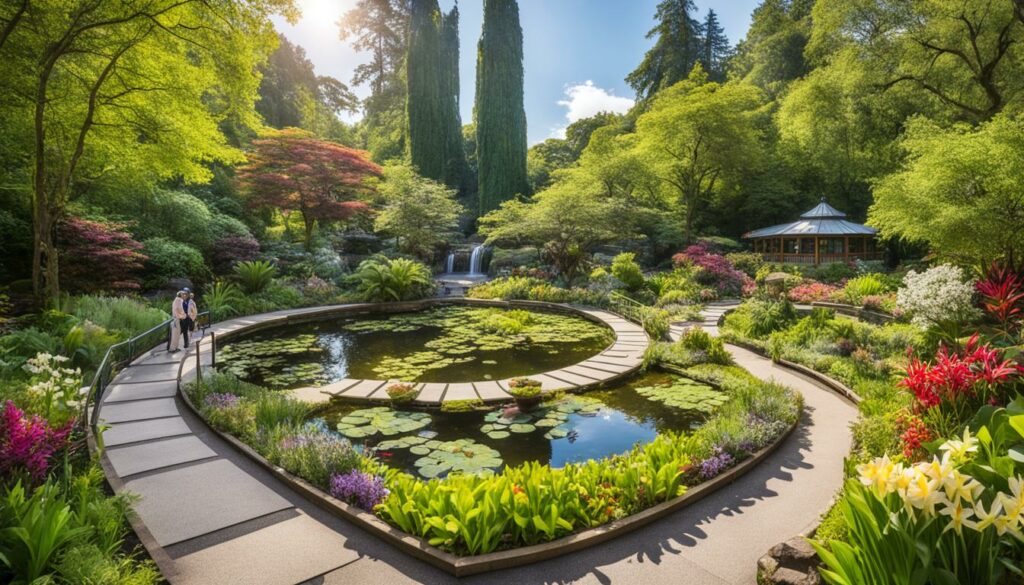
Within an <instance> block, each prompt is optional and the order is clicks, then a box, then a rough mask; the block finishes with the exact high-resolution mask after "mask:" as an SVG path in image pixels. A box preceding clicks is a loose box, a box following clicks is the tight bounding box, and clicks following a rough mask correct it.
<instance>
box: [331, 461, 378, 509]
mask: <svg viewBox="0 0 1024 585" xmlns="http://www.w3.org/2000/svg"><path fill="white" fill-rule="evenodd" d="M389 493H391V492H389V491H388V489H387V488H386V487H384V478H383V477H381V476H379V475H370V474H368V473H363V472H362V471H359V470H358V469H353V470H352V471H349V472H347V473H341V474H336V475H333V476H331V495H332V496H334V497H336V498H338V499H339V500H344V501H346V502H348V503H350V504H355V505H357V506H359V507H360V508H362V509H364V510H367V511H371V512H372V511H373V509H374V508H376V507H377V504H379V503H381V502H382V501H384V498H386V497H388V494H389Z"/></svg>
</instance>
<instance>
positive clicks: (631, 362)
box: [214, 299, 650, 406]
mask: <svg viewBox="0 0 1024 585" xmlns="http://www.w3.org/2000/svg"><path fill="white" fill-rule="evenodd" d="M432 304H436V302H431V303H428V304H423V307H424V308H425V307H428V306H431V305H432ZM456 304H459V305H468V306H473V305H481V306H492V307H493V306H504V304H503V303H494V302H487V301H479V300H476V301H475V300H473V299H465V300H460V301H458V302H457V303H456ZM363 306H364V305H353V307H354V308H356V307H363ZM513 306H517V307H519V306H521V307H523V308H537V309H544V308H545V306H548V307H549V308H550V307H552V305H547V304H546V303H522V304H518V303H517V304H515V305H513ZM558 308H561V309H562V310H563V311H564V310H566V309H568V310H571V311H572V312H575V313H578V314H580V315H581V316H584V317H586V318H589V319H590V320H591V321H597V322H599V323H602V324H604V325H605V326H606V327H608V328H609V329H611V330H612V332H613V333H614V334H615V343H613V344H612V345H611V346H609V347H608V348H606V349H605V350H604V351H602V352H600V353H598V354H596V355H594V356H591V357H589V358H587V359H586V360H583V361H582V362H579V363H576V364H573V365H571V366H566V367H564V368H560V369H557V370H551V371H548V372H541V373H538V374H530V375H529V377H530V378H532V379H534V380H537V381H538V382H540V384H541V390H542V391H543V392H545V393H549V392H554V391H556V390H568V391H582V390H586V389H589V388H592V387H595V386H599V385H607V384H609V383H611V382H614V381H616V380H618V379H620V378H624V377H627V376H629V375H631V374H633V373H634V372H635V371H637V370H638V369H640V366H641V364H642V363H643V356H644V351H645V350H646V349H647V346H648V345H649V344H650V340H649V339H648V337H647V334H646V333H644V329H643V327H641V326H639V325H637V324H635V323H632V322H630V321H627V320H626V319H623V318H622V317H619V316H618V315H616V314H614V313H610V312H608V311H602V310H598V309H581V308H575V307H569V306H565V305H560V306H558ZM340 310H342V307H317V308H314V309H299V310H296V311H282V312H280V313H275V314H274V315H275V317H274V321H277V320H281V319H282V314H283V318H284V319H287V317H289V316H298V317H303V318H304V319H309V318H310V317H312V316H313V315H315V314H316V313H318V312H322V313H324V314H332V315H338V314H339V311H340ZM257 318H258V317H257ZM267 324H268V322H266V321H257V322H254V323H252V324H249V325H242V326H238V327H235V326H231V327H225V328H220V327H216V326H215V327H214V330H215V331H217V335H218V336H220V335H223V334H225V333H226V334H231V335H232V336H234V335H238V334H241V333H244V331H245V330H246V329H250V328H257V327H259V328H264V327H266V326H267ZM222 331H223V333H222ZM508 382H509V379H505V380H482V381H479V382H458V383H418V384H416V390H417V391H418V392H419V394H418V395H417V396H416V399H415V400H414V402H415V403H416V404H419V405H423V406H438V405H440V404H442V403H443V402H451V401H455V400H474V399H480V400H482V401H483V402H486V403H492V402H507V401H509V400H511V399H512V395H511V394H509V393H508ZM392 383H394V380H362V379H356V378H345V379H343V380H338V381H337V382H332V383H330V384H327V385H324V386H308V387H305V388H298V389H295V390H292V391H291V392H292V394H293V395H294V396H295V397H296V398H299V399H302V400H305V401H307V402H327V401H328V400H330V399H331V397H337V398H345V399H348V400H363V401H370V402H381V403H386V402H390V398H389V397H388V393H387V387H388V386H389V385H391V384H392Z"/></svg>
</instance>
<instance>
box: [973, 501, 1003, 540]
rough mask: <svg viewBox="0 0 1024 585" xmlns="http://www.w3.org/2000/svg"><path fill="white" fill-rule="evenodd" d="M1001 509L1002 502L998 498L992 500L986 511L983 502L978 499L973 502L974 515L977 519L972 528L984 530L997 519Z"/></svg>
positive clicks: (979, 530)
mask: <svg viewBox="0 0 1024 585" xmlns="http://www.w3.org/2000/svg"><path fill="white" fill-rule="evenodd" d="M1002 511H1003V504H1002V502H1000V500H999V499H998V498H996V500H995V501H994V502H992V507H991V508H990V509H989V511H988V512H986V511H985V504H983V503H982V502H980V501H978V502H975V503H974V515H975V517H977V518H978V521H977V522H975V523H974V529H975V530H977V531H978V532H981V531H982V530H985V529H986V528H988V527H989V526H992V525H993V524H995V523H996V520H998V519H999V515H1000V513H1001V512H1002Z"/></svg>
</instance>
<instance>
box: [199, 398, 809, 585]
mask: <svg viewBox="0 0 1024 585" xmlns="http://www.w3.org/2000/svg"><path fill="white" fill-rule="evenodd" d="M179 396H180V397H181V398H182V400H183V401H184V402H185V404H186V405H187V406H188V408H189V409H190V410H191V411H192V412H193V413H194V414H195V415H196V416H197V417H198V418H199V420H201V421H202V422H203V424H204V425H206V427H207V428H209V429H210V430H211V431H212V432H213V433H214V434H216V435H217V436H218V437H220V438H221V439H223V440H224V441H226V442H227V443H228V444H229V445H231V446H232V447H233V448H234V449H236V450H237V451H238V452H240V453H241V454H243V455H245V456H246V457H248V458H249V459H250V460H252V461H253V462H255V463H256V464H258V465H259V466H260V467H262V468H263V469H265V470H267V471H268V472H270V473H271V474H272V475H274V477H276V478H277V479H279V480H280V481H282V482H284V483H285V484H287V485H288V486H289V487H291V488H292V489H294V490H295V491H297V492H298V493H299V494H300V495H302V496H303V497H305V498H306V499H307V500H309V501H311V502H313V503H314V504H315V505H316V506H317V507H319V508H320V509H322V510H324V511H325V512H328V513H330V514H332V515H333V516H336V517H338V518H341V519H343V520H347V521H349V522H352V523H353V524H355V525H356V526H358V527H360V528H362V529H364V530H367V531H369V532H370V533H372V534H373V535H375V536H377V537H378V538H380V539H381V540H384V541H385V542H387V543H388V544H391V545H392V546H394V547H395V548H397V549H399V550H401V551H402V552H404V553H406V554H409V555H411V556H413V557H416V558H417V559H419V560H421V561H425V562H427V563H428V564H430V565H432V566H434V567H436V568H438V569H441V570H443V571H445V572H447V573H449V574H451V575H454V576H456V577H466V576H469V575H476V574H479V573H486V572H490V571H498V570H501V569H510V568H513V567H518V566H522V565H528V564H531V563H536V562H540V561H544V560H548V559H552V558H555V557H559V556H562V555H566V554H569V553H572V552H576V551H578V550H582V549H585V548H588V547H591V546H594V545H596V544H600V543H602V542H605V541H607V540H611V539H612V538H616V537H618V536H621V535H623V534H627V533H629V532H632V531H634V530H637V529H639V528H641V527H643V526H645V525H647V524H650V523H651V522H653V521H655V520H659V519H661V518H663V517H665V516H667V515H669V514H671V513H673V512H676V511H678V510H681V509H683V508H685V507H687V506H689V505H690V504H693V503H696V502H698V501H699V500H701V499H703V498H704V497H705V496H708V495H710V494H712V493H714V492H715V491H717V490H718V488H720V487H724V486H726V485H728V484H731V483H733V482H734V481H736V480H737V479H739V478H740V477H742V476H743V475H745V474H746V473H747V471H749V470H750V469H751V468H753V467H755V466H756V465H757V464H758V463H760V462H761V461H763V460H764V459H765V458H767V457H768V456H769V455H771V454H772V453H773V452H775V450H776V449H778V448H779V447H780V446H781V445H782V443H784V442H785V440H786V439H787V438H789V436H790V435H791V434H792V433H793V431H794V430H796V428H797V426H799V419H798V420H797V422H795V423H793V424H792V425H790V427H789V428H788V429H787V430H786V431H785V432H784V433H783V434H782V435H780V436H779V437H777V438H776V439H775V440H774V441H773V442H772V443H771V444H770V445H768V446H767V447H764V448H763V449H761V450H760V451H758V452H757V453H755V454H753V455H752V456H751V457H749V458H747V459H744V460H743V461H742V462H741V463H740V464H739V465H736V466H735V467H732V468H730V469H728V470H727V471H725V472H724V473H722V474H721V475H718V476H717V477H715V478H713V479H710V480H708V481H705V482H703V483H701V484H699V485H697V486H694V487H693V488H688V489H687V490H686V493H684V494H683V495H681V496H678V497H675V498H672V499H671V500H668V501H666V502H662V503H660V504H656V505H654V506H651V507H650V508H647V509H646V510H642V511H640V512H637V513H635V514H631V515H629V516H626V517H625V518H620V519H618V520H613V521H612V522H608V523H606V524H602V525H601V526H595V527H593V528H587V529H586V530H583V531H580V532H576V533H573V534H569V535H566V536H563V537H561V538H558V539H556V540H552V541H550V542H545V543H541V544H533V545H527V546H522V547H518V548H514V549H510V550H503V551H497V552H492V553H486V554H482V555H475V556H458V555H454V554H452V553H449V552H446V551H443V550H441V549H439V548H437V547H435V546H431V545H430V544H428V543H427V541H426V540H424V539H422V538H420V537H418V536H415V535H413V534H409V533H407V532H404V531H402V530H399V529H398V528H395V527H394V526H391V525H390V524H388V523H387V522H385V521H384V520H382V519H381V518H379V517H378V516H376V515H374V514H372V513H370V512H367V511H365V510H363V509H361V508H358V507H356V506H353V505H351V504H347V503H345V502H343V501H341V500H339V499H337V498H335V497H333V496H331V495H330V494H328V493H326V492H324V491H323V490H321V489H320V488H318V487H316V486H315V485H313V484H311V483H309V482H308V481H306V480H304V479H302V478H301V477H298V476H296V475H293V474H292V473H290V472H288V471H286V470H285V469H283V468H281V467H279V466H277V465H274V464H273V463H271V462H270V461H269V460H267V459H266V458H265V457H263V456H262V455H260V454H259V453H258V452H257V451H256V450H255V449H253V448H252V447H250V446H249V445H247V444H245V443H244V442H242V441H241V440H239V439H238V438H236V437H234V436H232V435H230V434H228V433H225V432H222V431H220V430H218V429H215V428H213V427H212V426H210V425H209V424H208V423H207V422H206V419H205V418H203V417H202V415H200V414H199V410H198V409H197V408H196V407H195V405H194V404H192V401H191V400H190V399H189V398H188V396H187V394H186V393H185V392H184V391H180V393H179Z"/></svg>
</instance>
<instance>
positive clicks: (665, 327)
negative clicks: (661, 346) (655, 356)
mask: <svg viewBox="0 0 1024 585" xmlns="http://www.w3.org/2000/svg"><path fill="white" fill-rule="evenodd" d="M640 315H641V321H642V323H643V326H644V331H646V332H647V335H649V336H650V337H651V339H654V340H655V341H657V340H660V339H665V337H666V336H668V332H669V329H670V327H671V320H672V314H671V313H669V312H668V311H666V310H665V309H658V308H654V307H643V308H642V309H641V312H640Z"/></svg>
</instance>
